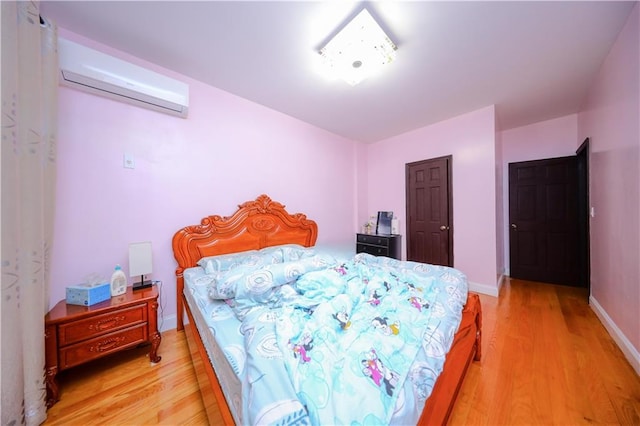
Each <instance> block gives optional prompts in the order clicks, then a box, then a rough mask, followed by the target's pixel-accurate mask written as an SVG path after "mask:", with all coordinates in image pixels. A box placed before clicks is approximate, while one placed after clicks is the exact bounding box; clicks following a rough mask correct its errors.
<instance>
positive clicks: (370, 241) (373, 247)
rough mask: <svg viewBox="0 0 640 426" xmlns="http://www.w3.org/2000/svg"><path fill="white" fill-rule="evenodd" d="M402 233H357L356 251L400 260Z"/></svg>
mask: <svg viewBox="0 0 640 426" xmlns="http://www.w3.org/2000/svg"><path fill="white" fill-rule="evenodd" d="M400 238H401V237H400V235H386V234H356V253H369V254H372V255H374V256H386V257H392V258H394V259H398V260H400Z"/></svg>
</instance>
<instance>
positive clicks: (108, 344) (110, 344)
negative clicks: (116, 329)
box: [89, 337, 125, 352]
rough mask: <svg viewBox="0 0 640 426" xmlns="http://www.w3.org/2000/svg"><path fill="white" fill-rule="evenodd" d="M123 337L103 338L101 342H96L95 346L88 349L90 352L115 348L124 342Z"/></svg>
mask: <svg viewBox="0 0 640 426" xmlns="http://www.w3.org/2000/svg"><path fill="white" fill-rule="evenodd" d="M124 341H125V338H124V337H114V338H111V339H107V340H103V341H102V342H98V343H97V344H96V345H95V346H91V348H90V349H89V350H90V351H91V352H104V351H108V350H110V349H113V348H115V347H116V346H118V345H119V344H120V343H122V342H124Z"/></svg>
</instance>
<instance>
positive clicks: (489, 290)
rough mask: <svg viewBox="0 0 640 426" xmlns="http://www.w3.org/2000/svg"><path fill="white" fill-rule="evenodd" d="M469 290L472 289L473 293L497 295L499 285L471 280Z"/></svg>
mask: <svg viewBox="0 0 640 426" xmlns="http://www.w3.org/2000/svg"><path fill="white" fill-rule="evenodd" d="M469 291H473V292H474V293H482V294H487V295H489V296H493V297H498V291H499V287H495V286H491V285H486V284H480V283H474V282H472V281H469Z"/></svg>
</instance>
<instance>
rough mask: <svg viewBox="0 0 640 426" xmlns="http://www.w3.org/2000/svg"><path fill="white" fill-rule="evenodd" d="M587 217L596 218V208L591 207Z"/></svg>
mask: <svg viewBox="0 0 640 426" xmlns="http://www.w3.org/2000/svg"><path fill="white" fill-rule="evenodd" d="M589 215H590V216H591V217H596V208H595V207H591V209H590V210H589Z"/></svg>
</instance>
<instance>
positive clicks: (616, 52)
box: [578, 4, 640, 374]
mask: <svg viewBox="0 0 640 426" xmlns="http://www.w3.org/2000/svg"><path fill="white" fill-rule="evenodd" d="M639 21H640V6H638V5H637V4H636V6H635V8H634V10H633V11H632V13H631V15H630V17H629V20H628V21H627V23H626V25H625V27H624V29H623V30H622V32H621V33H620V35H619V36H618V39H617V41H616V43H615V44H614V46H613V48H612V49H611V51H610V52H609V55H608V56H607V58H606V60H605V62H604V64H603V65H602V67H601V69H600V72H599V74H598V76H597V78H596V79H595V82H594V84H593V85H592V87H591V90H590V91H589V95H588V97H587V100H586V102H585V106H584V108H583V110H582V112H580V114H579V116H578V133H579V136H580V137H579V140H581V139H584V138H586V137H588V138H589V140H590V144H591V154H590V157H589V160H590V165H589V166H590V175H591V179H590V180H591V182H590V197H591V205H592V206H593V207H594V208H595V217H594V218H592V219H591V301H592V304H594V305H596V306H597V307H600V308H601V309H602V310H603V311H604V315H603V314H602V313H601V318H602V317H604V318H605V319H607V318H606V317H607V316H608V317H609V319H610V320H611V322H612V323H613V324H612V325H611V324H609V329H610V331H611V330H612V329H613V331H614V334H615V332H616V331H619V332H620V336H618V337H619V343H622V346H623V350H625V349H624V346H625V344H626V343H627V342H629V343H630V345H629V348H627V351H626V352H625V353H626V354H627V356H628V357H629V356H631V358H635V364H634V366H635V367H636V371H638V373H639V374H640V314H639V312H640V261H639V254H640V128H639V126H640V118H639V117H640V25H639ZM605 325H607V324H606V321H605ZM631 346H633V348H631Z"/></svg>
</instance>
